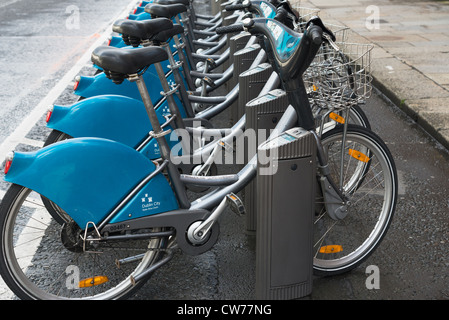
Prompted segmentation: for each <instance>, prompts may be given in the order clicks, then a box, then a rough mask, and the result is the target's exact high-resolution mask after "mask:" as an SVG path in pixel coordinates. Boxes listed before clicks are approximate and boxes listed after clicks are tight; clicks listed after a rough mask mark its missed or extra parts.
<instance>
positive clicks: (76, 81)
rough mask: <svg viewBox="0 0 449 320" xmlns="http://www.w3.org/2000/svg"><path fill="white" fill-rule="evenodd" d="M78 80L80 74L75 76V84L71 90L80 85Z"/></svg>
mask: <svg viewBox="0 0 449 320" xmlns="http://www.w3.org/2000/svg"><path fill="white" fill-rule="evenodd" d="M80 80H81V77H80V76H76V78H75V84H74V85H73V91H76V89H78V86H79V85H80Z"/></svg>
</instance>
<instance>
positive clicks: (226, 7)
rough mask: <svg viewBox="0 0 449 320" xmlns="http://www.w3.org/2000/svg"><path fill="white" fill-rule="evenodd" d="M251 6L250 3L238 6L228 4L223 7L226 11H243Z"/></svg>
mask: <svg viewBox="0 0 449 320" xmlns="http://www.w3.org/2000/svg"><path fill="white" fill-rule="evenodd" d="M250 6H251V2H248V3H238V4H228V5H227V6H225V10H226V11H236V10H243V9H246V8H249V7H250Z"/></svg>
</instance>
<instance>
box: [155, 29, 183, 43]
mask: <svg viewBox="0 0 449 320" xmlns="http://www.w3.org/2000/svg"><path fill="white" fill-rule="evenodd" d="M183 32H184V27H183V26H181V25H179V24H174V25H173V28H171V29H168V30H164V31H162V32H159V33H158V34H157V35H155V36H154V37H153V39H151V40H153V42H154V43H155V44H157V42H167V41H168V40H169V39H170V38H172V37H173V36H175V35H177V34H181V33H183Z"/></svg>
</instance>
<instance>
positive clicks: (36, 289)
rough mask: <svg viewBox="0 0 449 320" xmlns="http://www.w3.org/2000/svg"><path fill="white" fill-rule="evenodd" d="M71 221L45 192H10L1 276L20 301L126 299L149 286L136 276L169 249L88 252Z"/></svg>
mask: <svg viewBox="0 0 449 320" xmlns="http://www.w3.org/2000/svg"><path fill="white" fill-rule="evenodd" d="M71 223H72V224H71V225H68V224H64V225H63V226H61V225H60V224H59V223H57V222H56V221H55V220H54V219H53V218H52V216H51V215H49V214H48V212H47V210H46V208H45V206H44V204H43V203H42V201H41V195H40V194H38V193H36V192H34V191H32V190H30V189H27V188H24V187H22V186H19V185H12V186H11V187H10V188H9V189H8V191H7V193H6V194H5V197H4V199H3V201H2V203H1V205H0V230H1V237H0V272H1V276H2V278H3V279H4V281H5V283H6V284H7V285H8V286H9V287H10V289H11V290H12V291H13V292H14V293H15V294H16V295H17V296H18V297H19V298H21V299H121V298H126V297H128V296H129V295H131V294H133V293H134V292H135V291H136V290H138V288H139V287H140V286H141V285H142V284H143V283H144V280H141V281H139V282H137V283H134V282H133V276H135V275H137V274H140V273H141V272H142V271H144V270H146V269H147V268H148V267H150V266H152V265H154V264H155V263H157V262H158V261H159V260H160V259H161V257H162V255H163V251H164V249H165V248H166V246H167V241H168V239H167V238H154V239H150V240H148V239H147V240H127V241H115V242H110V241H106V242H98V241H97V242H96V243H95V242H94V241H92V242H91V243H89V242H86V244H88V245H87V247H85V249H86V250H83V246H82V243H83V241H82V240H80V235H81V234H84V233H83V232H82V231H81V230H80V228H79V227H78V226H77V225H76V224H75V223H74V222H73V221H72V222H71ZM153 231H155V230H153ZM131 257H132V258H133V259H130V258H131ZM119 262H121V263H119ZM145 280H146V279H145Z"/></svg>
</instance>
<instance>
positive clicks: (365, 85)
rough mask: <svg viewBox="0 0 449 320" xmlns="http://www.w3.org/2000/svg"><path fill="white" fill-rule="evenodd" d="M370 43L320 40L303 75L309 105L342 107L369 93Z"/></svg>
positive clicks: (348, 105) (329, 107)
mask: <svg viewBox="0 0 449 320" xmlns="http://www.w3.org/2000/svg"><path fill="white" fill-rule="evenodd" d="M372 49H373V45H371V44H357V43H345V42H343V43H335V44H333V43H332V42H330V43H327V42H324V43H323V45H322V46H321V48H320V50H319V51H318V53H317V55H316V56H315V59H314V61H313V62H312V63H311V65H310V67H309V68H308V69H307V70H306V72H305V73H304V75H303V80H304V84H305V86H306V88H307V92H308V94H309V100H310V102H311V105H312V106H318V107H320V108H321V109H334V110H335V109H336V110H339V109H345V108H350V107H351V106H353V105H355V104H358V103H361V102H364V101H365V100H366V99H368V98H369V97H370V95H371V91H372V86H371V82H372V76H371V74H370V65H371V51H372Z"/></svg>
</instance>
